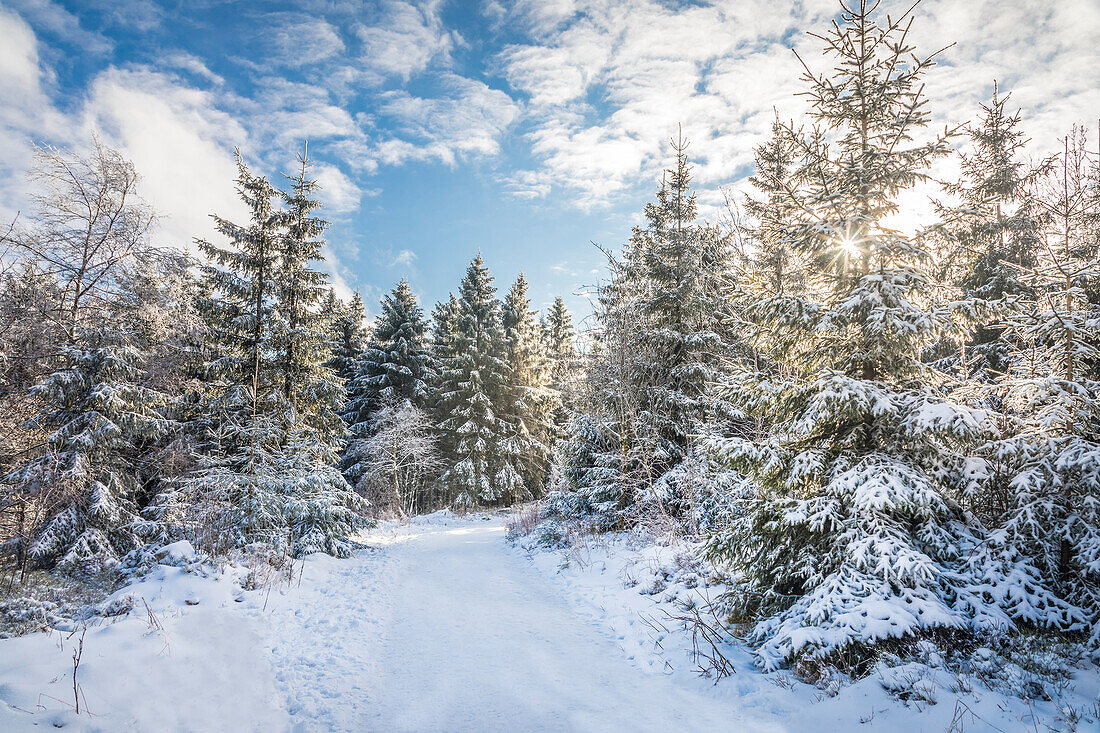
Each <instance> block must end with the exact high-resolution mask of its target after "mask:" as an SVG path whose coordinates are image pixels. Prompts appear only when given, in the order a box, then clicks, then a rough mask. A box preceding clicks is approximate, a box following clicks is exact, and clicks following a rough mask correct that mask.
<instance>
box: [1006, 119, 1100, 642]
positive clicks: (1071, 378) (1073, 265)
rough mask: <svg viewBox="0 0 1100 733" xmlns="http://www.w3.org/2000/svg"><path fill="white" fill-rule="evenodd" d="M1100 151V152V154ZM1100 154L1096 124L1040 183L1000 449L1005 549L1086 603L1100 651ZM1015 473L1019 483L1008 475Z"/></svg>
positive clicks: (1014, 326)
mask: <svg viewBox="0 0 1100 733" xmlns="http://www.w3.org/2000/svg"><path fill="white" fill-rule="evenodd" d="M1097 155H1100V154H1097ZM1098 187H1100V158H1096V157H1093V155H1090V153H1089V152H1088V151H1087V148H1086V142H1085V135H1084V131H1083V130H1081V129H1079V128H1074V130H1073V131H1072V132H1071V133H1070V134H1069V135H1067V136H1066V138H1065V140H1064V148H1063V151H1062V152H1061V154H1060V155H1059V156H1057V158H1056V159H1055V160H1054V161H1053V165H1052V166H1051V167H1050V169H1049V171H1048V172H1047V174H1046V176H1045V177H1044V178H1043V179H1042V181H1041V183H1040V186H1039V187H1038V205H1039V207H1040V208H1041V210H1042V211H1043V223H1044V226H1043V228H1042V230H1041V232H1040V237H1041V246H1040V247H1038V250H1037V253H1036V260H1037V261H1036V263H1035V265H1034V267H1033V268H1032V269H1031V270H1030V271H1029V272H1028V273H1027V274H1028V278H1027V279H1028V285H1029V286H1030V287H1032V288H1034V290H1035V292H1036V294H1037V297H1036V298H1035V299H1034V300H1033V301H1030V302H1029V303H1026V304H1021V306H1020V307H1018V308H1017V309H1016V312H1015V314H1014V315H1013V316H1012V318H1011V319H1010V320H1009V335H1010V336H1011V340H1010V343H1012V344H1013V345H1014V346H1015V353H1014V354H1013V356H1012V373H1011V375H1010V376H1009V378H1008V379H1006V380H1005V381H1004V383H1003V385H1001V390H1002V393H1003V396H1004V402H1005V406H1006V409H1007V410H1008V411H1009V412H1010V415H1011V417H1013V418H1014V419H1015V421H1016V425H1015V427H1016V431H1015V434H1014V435H1012V436H1010V437H1009V438H1008V439H1007V440H1004V441H1001V442H999V443H995V444H993V445H992V446H991V447H990V450H989V451H988V453H989V462H990V469H989V470H988V473H989V474H990V475H991V477H992V478H993V480H994V482H995V485H996V487H997V488H1000V489H1002V492H1001V493H1000V495H1003V496H1004V497H1005V501H1004V502H998V504H996V505H995V506H1001V507H1003V511H1002V513H1001V514H1000V516H997V517H996V518H997V519H999V520H1000V524H1001V527H1002V529H1001V531H1000V533H999V536H998V538H997V539H998V540H1000V545H1001V546H1004V547H1006V548H1009V549H1010V550H1011V551H1017V552H1019V553H1020V554H1021V555H1022V556H1023V557H1025V558H1027V559H1028V560H1030V561H1031V562H1032V563H1033V564H1034V565H1035V566H1036V567H1037V568H1038V569H1039V570H1040V573H1041V578H1042V582H1044V583H1045V584H1048V585H1050V586H1052V587H1054V588H1055V589H1056V590H1057V591H1058V593H1059V594H1060V596H1061V597H1063V598H1065V599H1066V600H1068V601H1069V602H1070V603H1072V604H1074V605H1075V606H1077V607H1078V608H1080V609H1082V611H1083V615H1084V617H1085V619H1087V621H1088V628H1089V629H1090V630H1091V634H1092V636H1091V646H1092V649H1093V652H1094V653H1095V654H1100V564H1098V558H1100V374H1098V373H1097V371H1096V369H1095V364H1097V363H1098V360H1100V302H1098V300H1100V299H1097V298H1096V297H1095V291H1092V292H1091V293H1090V284H1091V285H1093V286H1094V285H1095V283H1096V282H1100V226H1098V225H1100V195H1098V194H1097V190H1098ZM1006 474H1007V475H1008V476H1009V477H1010V479H1009V481H1008V482H1007V486H1006V485H1004V484H1003V483H1002V482H1001V481H998V479H1001V477H1003V476H1005V475H1006Z"/></svg>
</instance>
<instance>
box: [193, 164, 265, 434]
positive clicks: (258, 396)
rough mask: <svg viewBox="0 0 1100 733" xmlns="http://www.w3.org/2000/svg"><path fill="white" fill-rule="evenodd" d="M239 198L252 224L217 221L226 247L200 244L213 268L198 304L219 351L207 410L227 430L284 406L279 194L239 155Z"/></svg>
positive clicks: (210, 368)
mask: <svg viewBox="0 0 1100 733" xmlns="http://www.w3.org/2000/svg"><path fill="white" fill-rule="evenodd" d="M237 192H238V194H239V195H240V197H241V200H242V202H244V204H245V205H246V206H247V207H248V209H249V214H250V221H249V222H248V223H247V224H243V225H242V224H236V223H234V222H231V221H229V220H228V219H224V218H222V217H220V216H217V215H214V216H213V218H214V223H215V225H216V227H217V229H218V231H219V232H220V233H221V234H222V235H224V236H225V237H227V238H228V239H229V242H230V244H229V246H228V247H218V246H215V245H213V244H211V243H210V242H208V241H206V240H198V241H197V242H196V243H197V244H198V246H199V250H200V251H201V252H202V253H203V255H205V257H206V258H207V259H208V260H210V261H211V263H212V264H209V265H204V266H203V267H202V273H203V278H204V281H205V287H204V289H205V291H206V292H207V293H208V294H209V297H207V298H206V299H204V300H202V301H200V302H199V303H198V306H199V309H200V312H201V313H202V315H203V318H204V319H205V321H206V323H207V325H208V327H209V333H210V338H211V341H212V342H213V344H214V346H215V351H214V353H213V354H212V355H211V359H210V361H209V362H208V364H207V373H208V378H209V379H210V385H209V389H208V392H207V400H208V406H207V407H206V408H205V411H207V412H209V413H212V414H213V415H215V416H216V420H218V421H220V422H226V424H227V425H229V426H240V427H244V426H248V425H250V424H251V422H252V419H253V418H255V417H256V416H257V415H259V414H261V413H265V412H268V411H271V410H273V409H274V408H275V407H276V406H277V405H278V404H279V403H280V399H279V398H280V396H281V392H280V387H281V386H282V385H281V384H279V380H278V374H277V370H276V365H275V362H274V357H273V355H274V354H275V353H276V351H275V348H274V343H273V339H274V333H273V331H274V322H275V317H276V316H275V292H276V281H275V277H276V270H277V268H278V264H279V237H280V231H279V229H280V215H279V212H278V211H277V210H276V208H275V196H276V191H275V189H274V187H272V185H271V184H270V183H268V181H267V180H266V179H265V178H263V177H262V176H255V175H253V174H252V172H251V171H250V170H249V169H248V167H247V166H246V165H245V163H244V160H243V158H242V157H241V155H240V151H237ZM211 437H212V436H210V435H207V436H206V438H207V439H208V440H209V439H210V438H211ZM219 438H220V439H221V440H233V441H234V442H237V440H238V439H243V436H239V438H238V439H234V438H231V437H230V436H229V435H227V434H226V433H225V431H224V430H220V431H219ZM249 442H250V441H249ZM238 444H239V443H238ZM223 449H224V446H223Z"/></svg>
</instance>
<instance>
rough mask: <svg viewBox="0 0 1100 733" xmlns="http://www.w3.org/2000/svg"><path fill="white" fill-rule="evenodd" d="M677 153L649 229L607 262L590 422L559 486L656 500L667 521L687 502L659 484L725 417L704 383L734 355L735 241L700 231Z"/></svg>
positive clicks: (628, 500) (605, 498)
mask: <svg viewBox="0 0 1100 733" xmlns="http://www.w3.org/2000/svg"><path fill="white" fill-rule="evenodd" d="M672 148H673V152H674V154H675V162H674V165H673V167H672V168H670V169H669V170H667V171H666V172H665V176H664V177H663V179H662V181H661V184H660V187H659V188H658V190H657V196H656V201H655V202H652V203H649V204H647V205H646V207H645V217H646V225H645V226H639V227H636V228H635V229H634V232H633V235H632V237H631V240H630V242H629V243H628V245H627V247H626V248H625V250H624V252H623V254H622V256H621V257H618V258H610V260H611V268H612V279H611V282H610V283H608V284H607V286H605V287H604V288H603V289H602V290H601V292H600V297H599V303H598V306H599V307H598V310H597V317H598V319H599V321H600V327H601V328H600V332H599V334H598V335H597V340H596V348H595V350H594V353H593V362H594V363H592V364H591V365H590V367H589V369H588V377H589V383H590V384H589V393H590V394H591V396H592V402H593V404H592V405H591V407H590V413H591V414H590V416H589V417H592V418H595V421H594V422H591V421H583V422H584V425H583V426H582V425H581V424H580V423H578V425H577V428H578V430H577V431H576V440H577V441H578V442H577V443H576V444H575V445H573V446H571V447H570V448H569V449H567V451H566V452H567V454H568V457H567V463H568V465H567V470H566V476H567V477H568V478H569V479H570V481H571V482H572V483H573V484H574V485H575V486H577V487H578V488H581V489H582V490H584V491H585V492H588V493H590V494H591V495H590V497H589V500H588V501H589V503H590V504H591V503H593V502H594V503H597V504H603V505H606V504H607V503H608V502H610V501H612V497H613V496H617V498H616V499H615V501H617V502H618V504H619V505H620V506H623V507H625V506H629V505H631V504H633V503H634V502H635V501H636V500H638V499H645V500H647V501H649V500H653V501H655V503H656V504H657V505H658V506H659V508H660V510H661V511H662V512H663V513H666V514H668V513H672V512H673V510H674V507H670V506H667V504H668V501H670V500H671V501H673V502H679V501H680V500H681V499H687V500H688V501H689V502H690V497H686V496H684V495H683V494H682V492H681V491H680V488H683V487H680V488H677V487H676V486H675V485H674V483H675V482H661V485H662V487H663V488H662V489H661V490H659V491H658V490H657V489H656V487H657V485H658V479H660V477H661V476H663V475H664V474H665V473H666V472H668V471H669V470H670V469H672V468H673V467H674V466H676V465H678V464H679V463H680V462H681V461H683V460H684V458H685V457H686V456H687V455H688V453H689V452H690V450H691V449H692V445H693V443H694V441H695V440H696V438H697V436H699V435H703V434H707V433H709V432H711V431H712V430H713V429H715V426H716V425H720V424H723V423H724V422H725V421H727V420H728V419H730V418H731V417H732V413H730V412H729V410H727V405H726V404H725V403H724V402H722V401H720V400H716V399H715V396H714V394H713V392H712V390H711V388H710V385H711V384H712V383H714V382H716V381H717V380H718V379H719V377H720V376H721V375H722V373H723V372H724V370H725V364H726V363H727V362H728V360H729V358H730V357H731V355H733V354H734V353H735V351H736V346H735V344H734V340H733V337H732V335H731V334H730V332H729V330H728V329H729V324H730V320H729V315H730V308H729V302H728V299H727V297H726V295H725V293H724V287H725V283H726V279H727V277H728V275H729V269H730V264H731V258H732V248H731V243H730V240H729V238H728V237H727V236H726V235H724V234H723V233H722V232H720V231H719V230H718V229H717V228H715V227H712V226H709V225H706V224H699V223H697V222H696V218H697V214H696V202H695V194H694V192H693V191H692V189H691V166H690V164H689V162H688V158H687V143H686V142H685V141H684V140H683V139H682V138H680V139H677V140H674V141H672ZM593 441H595V445H593V444H592V442H593ZM609 449H610V450H609ZM589 489H591V492H589ZM662 494H663V495H664V496H662Z"/></svg>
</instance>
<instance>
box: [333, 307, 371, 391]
mask: <svg viewBox="0 0 1100 733" xmlns="http://www.w3.org/2000/svg"><path fill="white" fill-rule="evenodd" d="M365 314H366V309H365V308H364V307H363V299H362V298H361V297H360V296H359V292H358V291H356V293H355V295H353V296H352V298H351V300H350V301H349V302H347V303H341V304H340V305H339V307H338V308H337V310H336V313H335V317H334V318H333V319H332V327H331V329H330V331H331V336H332V342H333V344H332V359H331V360H329V362H328V366H329V368H331V369H332V370H333V371H334V372H335V373H336V377H337V379H339V380H340V383H341V384H343V385H344V387H345V388H346V387H347V386H348V384H349V383H350V382H351V380H352V378H353V377H354V376H355V374H356V370H357V364H356V362H358V361H359V357H360V356H361V355H362V353H363V349H364V348H366V344H365V338H366V329H364V328H363V318H364V316H365Z"/></svg>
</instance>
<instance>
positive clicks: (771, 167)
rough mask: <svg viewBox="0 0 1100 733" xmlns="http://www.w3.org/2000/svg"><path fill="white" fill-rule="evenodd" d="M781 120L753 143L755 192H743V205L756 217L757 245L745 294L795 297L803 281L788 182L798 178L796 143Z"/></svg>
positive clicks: (804, 285)
mask: <svg viewBox="0 0 1100 733" xmlns="http://www.w3.org/2000/svg"><path fill="white" fill-rule="evenodd" d="M786 129H787V128H785V127H784V126H783V124H782V123H781V122H780V121H779V120H778V119H777V120H775V121H774V122H773V123H772V130H771V137H770V138H769V139H768V142H766V143H765V144H764V145H760V146H758V147H757V148H756V151H755V152H756V172H755V173H754V174H753V176H752V177H750V178H749V181H750V182H751V183H752V185H753V187H754V188H755V189H756V190H757V191H758V192H759V194H760V197H759V198H754V197H752V196H750V197H748V199H747V200H746V206H745V209H746V211H747V212H748V214H749V216H751V217H753V219H755V221H756V225H755V227H753V229H752V236H753V241H754V243H755V244H756V246H757V249H756V252H755V254H754V256H753V257H752V263H751V264H752V268H751V272H750V274H749V276H748V278H747V279H748V280H749V282H748V283H746V284H745V285H744V286H743V287H744V288H745V290H747V292H748V294H749V295H750V297H755V296H758V295H760V294H765V293H766V294H768V295H778V296H784V295H792V296H795V297H800V296H802V295H804V294H805V291H806V288H807V287H808V283H807V279H806V273H805V270H804V268H803V260H802V257H801V255H800V254H799V253H798V252H797V251H796V250H795V249H794V232H791V231H789V229H788V228H789V226H790V222H791V221H792V220H793V219H794V212H793V210H792V208H791V207H792V206H794V205H795V202H794V201H792V197H791V191H792V188H794V187H796V186H797V185H798V184H797V182H796V181H794V180H793V179H794V175H795V173H796V171H797V167H798V163H799V161H798V159H797V157H796V149H795V146H793V145H792V144H791V141H790V139H789V136H788V135H787V134H786Z"/></svg>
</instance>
